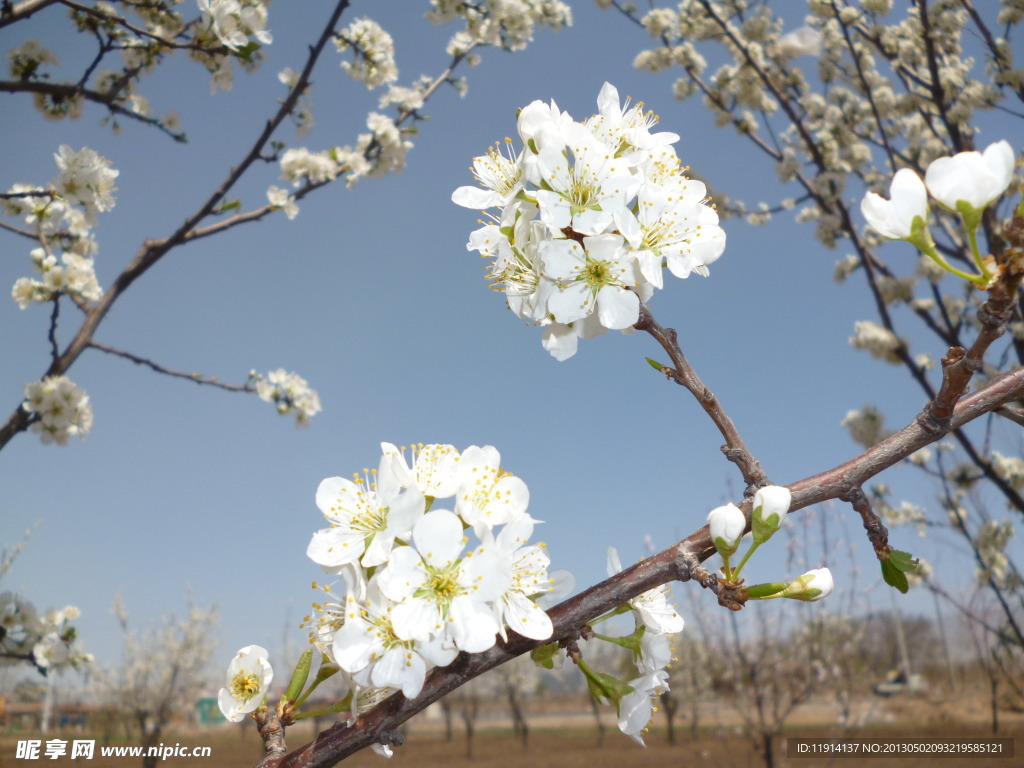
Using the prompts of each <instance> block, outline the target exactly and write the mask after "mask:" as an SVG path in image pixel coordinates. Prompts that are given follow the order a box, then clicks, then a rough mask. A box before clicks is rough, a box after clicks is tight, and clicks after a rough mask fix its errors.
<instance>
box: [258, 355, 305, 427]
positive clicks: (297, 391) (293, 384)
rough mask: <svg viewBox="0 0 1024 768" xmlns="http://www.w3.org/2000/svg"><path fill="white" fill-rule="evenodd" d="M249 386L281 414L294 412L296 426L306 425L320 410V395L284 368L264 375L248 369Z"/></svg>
mask: <svg viewBox="0 0 1024 768" xmlns="http://www.w3.org/2000/svg"><path fill="white" fill-rule="evenodd" d="M249 386H250V387H254V388H255V389H256V394H257V395H259V398H260V400H263V401H264V402H267V403H274V404H275V405H276V406H277V412H278V413H279V414H281V415H282V416H287V415H289V414H292V413H294V414H295V426H297V427H308V426H309V420H310V418H312V417H313V416H315V415H316V414H318V413H319V412H320V411H321V410H322V408H321V406H320V395H318V394H317V392H316V390H315V389H311V388H310V386H309V382H308V381H306V380H305V379H304V378H302V377H301V376H299V375H298V374H297V373H289V372H288V371H286V370H285V369H284V368H278V369H277V370H276V371H270V372H269V373H268V374H267V375H266V376H264V375H263V374H261V373H257V372H256V371H250V372H249Z"/></svg>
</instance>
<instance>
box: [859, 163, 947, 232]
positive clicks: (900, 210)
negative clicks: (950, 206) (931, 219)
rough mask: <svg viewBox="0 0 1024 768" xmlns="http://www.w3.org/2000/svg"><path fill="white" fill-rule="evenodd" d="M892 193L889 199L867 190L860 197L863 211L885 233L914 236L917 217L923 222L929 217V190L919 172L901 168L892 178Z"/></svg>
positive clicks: (878, 230)
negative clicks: (861, 197)
mask: <svg viewBox="0 0 1024 768" xmlns="http://www.w3.org/2000/svg"><path fill="white" fill-rule="evenodd" d="M933 194H934V193H933ZM889 197H890V199H889V200H886V199H885V198H883V197H882V196H881V195H878V194H876V193H874V192H868V193H867V194H866V195H865V196H864V199H863V200H862V201H861V204H860V210H861V213H863V214H864V218H865V219H867V220H868V224H869V225H871V228H872V229H874V230H875V231H876V232H878V234H880V235H881V236H882V237H885V238H889V239H890V240H908V239H910V238H911V237H912V236H913V232H914V222H915V220H917V219H920V220H921V224H922V225H923V224H924V223H926V222H927V221H928V191H927V190H926V189H925V185H924V182H923V181H921V177H920V176H918V175H917V173H915V172H914V171H912V170H911V169H909V168H901V169H900V170H898V171H896V175H895V176H893V178H892V184H890V186H889Z"/></svg>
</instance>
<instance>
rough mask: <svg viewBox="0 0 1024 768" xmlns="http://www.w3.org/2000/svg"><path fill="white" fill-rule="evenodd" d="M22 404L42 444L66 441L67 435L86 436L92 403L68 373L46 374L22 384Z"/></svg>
mask: <svg viewBox="0 0 1024 768" xmlns="http://www.w3.org/2000/svg"><path fill="white" fill-rule="evenodd" d="M21 407H22V408H24V409H25V411H27V412H28V413H30V414H32V420H31V430H32V431H33V432H37V433H38V434H39V437H40V439H41V440H42V441H43V444H44V445H49V444H50V443H57V444H58V445H67V442H68V438H70V437H73V436H74V435H78V436H79V437H85V436H86V434H87V433H88V432H89V430H90V429H92V406H91V405H90V404H89V397H88V395H86V394H85V390H84V389H82V388H81V387H79V386H77V385H76V384H75V383H74V382H73V381H71V379H69V378H68V377H67V376H47V377H46V378H45V379H43V380H42V381H30V382H29V383H28V384H26V385H25V400H24V402H23V403H22V404H21Z"/></svg>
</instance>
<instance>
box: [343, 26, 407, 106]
mask: <svg viewBox="0 0 1024 768" xmlns="http://www.w3.org/2000/svg"><path fill="white" fill-rule="evenodd" d="M335 44H336V45H337V47H338V51H341V52H344V51H346V50H348V49H349V48H351V49H352V51H353V52H354V53H355V58H354V60H353V61H343V62H341V68H342V69H343V70H345V73H346V74H347V75H348V76H349V77H351V78H352V79H353V80H355V81H357V82H360V83H364V84H365V85H366V87H367V88H370V89H373V88H377V87H379V86H381V85H386V84H388V83H393V82H394V81H395V80H397V79H398V66H397V65H396V64H395V42H394V40H392V39H391V35H389V34H388V33H387V32H386V31H385V30H384V29H383V28H382V27H381V26H380V24H378V23H377V22H376V21H374V20H373V19H368V18H362V19H356V20H355V21H354V22H352V23H351V24H350V25H349V26H347V27H346V28H345V29H344V30H342V32H341V34H339V35H338V36H337V37H335Z"/></svg>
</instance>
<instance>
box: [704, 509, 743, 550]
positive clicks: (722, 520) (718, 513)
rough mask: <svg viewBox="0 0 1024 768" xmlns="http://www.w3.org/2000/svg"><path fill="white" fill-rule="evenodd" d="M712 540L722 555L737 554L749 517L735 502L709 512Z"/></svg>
mask: <svg viewBox="0 0 1024 768" xmlns="http://www.w3.org/2000/svg"><path fill="white" fill-rule="evenodd" d="M708 525H709V526H710V528H711V541H713V542H714V544H715V549H717V550H718V554H720V555H721V556H722V557H729V556H731V555H733V554H735V552H736V550H737V549H739V547H740V539H742V538H743V532H744V531H745V530H746V527H747V519H746V517H744V515H743V513H742V512H741V511H740V508H739V507H737V506H736V505H735V504H726V505H725V506H723V507H715V508H714V509H712V510H711V511H710V512H709V513H708Z"/></svg>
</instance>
